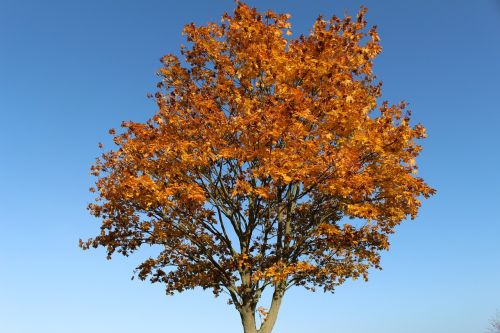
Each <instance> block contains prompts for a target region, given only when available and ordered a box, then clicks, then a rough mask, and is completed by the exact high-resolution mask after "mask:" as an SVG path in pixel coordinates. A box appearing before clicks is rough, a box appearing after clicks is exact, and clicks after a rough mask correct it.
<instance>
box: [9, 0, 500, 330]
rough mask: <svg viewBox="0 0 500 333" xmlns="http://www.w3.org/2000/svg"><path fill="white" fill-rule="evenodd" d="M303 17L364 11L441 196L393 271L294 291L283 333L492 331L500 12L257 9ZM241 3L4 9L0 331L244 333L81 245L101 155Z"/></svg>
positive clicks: (323, 6) (278, 5) (89, 2)
mask: <svg viewBox="0 0 500 333" xmlns="http://www.w3.org/2000/svg"><path fill="white" fill-rule="evenodd" d="M249 3H250V4H252V5H255V6H257V7H258V8H259V9H261V10H265V9H268V8H272V9H275V10H278V11H282V12H289V13H291V14H292V23H293V31H294V33H295V34H299V33H307V32H308V29H309V28H310V26H311V24H312V22H313V20H314V19H315V17H316V16H317V15H318V14H324V15H325V16H327V17H328V16H330V15H331V14H334V13H335V14H338V15H342V14H343V13H344V11H346V10H347V11H348V12H350V13H354V12H355V11H356V9H357V8H358V7H359V6H360V5H362V4H364V5H366V6H367V7H368V9H369V12H368V21H369V23H371V24H376V25H378V26H379V32H380V35H381V38H382V46H383V54H382V55H381V56H380V58H379V59H378V60H377V62H376V65H375V72H376V73H377V75H378V77H379V78H380V79H381V80H382V81H384V90H383V92H384V95H385V97H386V98H387V99H389V100H390V101H392V102H398V101H399V100H401V99H406V100H407V101H408V102H409V103H410V106H411V109H412V110H413V115H414V119H415V120H416V121H420V122H423V123H424V125H426V127H427V129H428V133H429V138H428V139H427V140H425V142H424V151H423V154H422V156H421V158H420V159H419V165H420V169H421V175H422V176H423V177H424V178H425V179H426V180H428V182H429V183H430V184H431V185H432V186H434V187H435V188H437V190H438V194H437V195H436V196H435V197H433V198H432V199H430V200H428V201H426V202H425V203H424V206H423V209H422V210H421V213H420V215H419V217H418V218H417V219H416V220H415V221H410V222H407V223H404V224H403V225H402V226H401V227H400V228H398V230H397V233H396V234H395V235H394V237H392V248H391V251H389V252H386V253H384V255H383V260H382V265H383V267H384V270H383V271H374V272H373V274H372V275H371V280H370V281H369V282H368V283H364V282H353V283H348V284H346V285H344V286H342V287H340V288H339V289H338V290H337V292H336V293H335V294H334V295H331V294H323V293H321V292H320V293H315V294H314V293H309V292H306V291H304V290H301V289H295V290H292V291H291V292H290V293H289V294H288V295H287V296H286V298H285V300H284V305H283V307H282V311H281V314H280V317H279V319H278V323H277V326H276V329H275V332H276V333H303V332H314V333H331V332H338V333H365V332H373V333H401V332H405V333H433V332H436V333H437V332H439V333H447V332H450V333H470V332H474V333H476V332H484V330H485V329H486V327H487V325H488V321H489V319H490V318H491V316H492V315H493V314H494V313H495V311H496V309H500V218H499V209H500V195H499V193H500V192H499V191H500V176H499V171H498V169H499V164H500V154H499V153H500V149H499V143H500V140H499V136H498V135H499V132H500V1H498V0H477V1H471V0H467V1H465V0H447V1H445V0H441V1H433V0H422V1H401V0H390V1H387V0H384V1H380V0H365V1H359V0H328V1H327V0H309V1H302V0H300V1H299V0H295V1H250V2H249ZM233 8H234V3H233V2H232V1H230V0H223V1H220V0H218V1H215V0H213V1H206V0H205V1H201V0H184V1H167V0H163V1H160V0H155V1H153V0H85V1H83V0H81V1H76V0H74V1H71V0H44V1H39V0H31V1H30V0H0V112H1V124H2V128H1V130H0V142H1V145H0V149H1V157H0V158H1V163H0V186H1V187H0V214H1V215H0V224H1V228H0V236H1V240H0V332H5V333H68V332H70V333H80V332H82V333H83V332H96V333H98V332H108V333H132V332H134V333H136V332H148V331H149V332H153V331H154V332H180V333H184V332H185V333H194V332H200V331H203V332H205V333H234V332H240V331H241V328H240V323H239V318H238V315H237V313H236V311H235V310H234V309H233V308H232V307H230V306H228V305H226V304H225V301H226V299H225V298H223V297H222V298H219V299H215V300H214V299H213V296H212V294H211V293H210V292H203V291H193V292H187V293H184V294H181V295H176V296H173V297H166V296H165V295H164V294H163V291H162V288H161V286H157V285H150V284H149V283H145V282H140V281H137V280H134V281H131V280H130V277H131V275H132V270H133V268H134V267H135V265H137V264H138V263H139V260H140V257H141V256H132V257H130V258H120V257H116V259H114V260H112V261H107V260H106V259H105V256H104V253H103V252H102V251H90V252H83V251H81V250H80V249H79V248H78V247H77V243H78V239H79V238H80V237H82V238H85V237H88V236H92V235H94V234H96V233H97V232H98V228H99V225H98V221H97V220H95V219H93V218H92V217H91V216H90V215H89V214H88V213H87V211H86V205H87V203H88V202H89V201H90V200H91V196H90V194H89V193H88V192H87V189H88V188H89V187H90V186H91V185H92V182H93V179H92V177H91V176H90V175H89V166H90V165H91V164H92V162H93V160H94V158H95V157H96V156H97V155H98V154H99V149H98V148H97V143H98V142H99V141H102V142H104V143H107V142H109V141H110V140H109V137H108V135H107V130H108V129H109V128H111V127H116V126H117V125H118V124H119V123H120V122H121V121H122V120H137V121H139V120H144V119H146V118H147V117H149V116H151V115H152V113H153V112H154V110H155V105H154V103H153V102H152V101H151V100H148V99H147V98H146V94H147V93H149V92H154V91H155V83H156V80H157V78H156V77H155V71H156V69H157V68H158V67H159V61H158V59H159V58H160V57H161V56H162V55H164V54H166V53H170V52H172V53H177V52H178V49H179V45H180V44H181V43H182V42H183V39H182V36H181V34H180V33H181V29H182V27H183V24H184V23H187V22H190V21H194V22H197V23H205V22H208V21H217V22H218V21H219V19H220V16H221V14H222V13H223V12H224V11H231V10H232V9H233Z"/></svg>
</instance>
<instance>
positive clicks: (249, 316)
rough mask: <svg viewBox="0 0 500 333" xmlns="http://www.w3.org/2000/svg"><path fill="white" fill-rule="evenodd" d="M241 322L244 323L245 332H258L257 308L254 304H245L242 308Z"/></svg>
mask: <svg viewBox="0 0 500 333" xmlns="http://www.w3.org/2000/svg"><path fill="white" fill-rule="evenodd" d="M240 316H241V323H242V324H243V332H244V333H257V328H256V323H255V308H253V307H252V306H249V305H248V306H244V307H243V308H242V309H241V310H240Z"/></svg>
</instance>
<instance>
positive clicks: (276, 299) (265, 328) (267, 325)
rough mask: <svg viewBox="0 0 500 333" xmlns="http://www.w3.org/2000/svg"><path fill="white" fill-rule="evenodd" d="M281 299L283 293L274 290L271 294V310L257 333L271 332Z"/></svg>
mask: <svg viewBox="0 0 500 333" xmlns="http://www.w3.org/2000/svg"><path fill="white" fill-rule="evenodd" d="M282 299H283V292H282V291H280V290H275V291H274V293H273V300H272V302H271V308H270V309H269V312H268V313H267V317H266V320H265V321H264V323H262V326H261V327H260V329H259V331H258V333H271V331H272V330H273V327H274V324H275V323H276V319H277V318H278V312H279V310H280V306H281V300H282Z"/></svg>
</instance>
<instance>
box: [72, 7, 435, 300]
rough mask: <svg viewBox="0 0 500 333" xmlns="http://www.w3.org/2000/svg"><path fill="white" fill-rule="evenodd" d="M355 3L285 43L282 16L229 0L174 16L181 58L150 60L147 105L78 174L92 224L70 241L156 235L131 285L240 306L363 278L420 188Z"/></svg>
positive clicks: (402, 121)
mask: <svg viewBox="0 0 500 333" xmlns="http://www.w3.org/2000/svg"><path fill="white" fill-rule="evenodd" d="M365 12H366V10H365V9H362V10H361V11H360V12H359V14H358V15H357V17H355V18H351V17H346V18H344V19H339V18H337V17H332V18H331V19H329V20H324V19H323V18H321V17H320V18H318V19H317V20H316V22H315V23H314V26H313V28H312V30H311V33H310V35H309V36H300V37H298V38H291V37H289V35H290V34H291V30H290V29H291V25H290V22H289V15H281V14H276V13H273V12H267V13H264V14H261V13H258V12H257V11H256V10H255V9H252V8H250V7H248V6H247V5H245V4H243V3H241V2H239V3H238V6H237V8H236V10H235V12H234V15H233V16H229V15H227V14H225V15H224V16H223V19H222V23H221V24H214V23H210V24H207V25H205V26H195V25H194V24H188V25H187V26H186V27H185V28H184V34H185V35H186V37H187V40H188V41H189V43H190V46H189V47H183V48H182V51H181V53H182V55H183V57H184V59H183V61H182V62H181V60H179V59H178V58H177V57H176V56H174V55H167V56H165V57H163V58H162V63H163V67H162V68H161V69H160V70H159V75H160V77H161V82H160V83H159V84H158V87H159V92H158V93H157V94H156V101H157V104H158V111H157V113H156V114H155V115H154V116H153V117H152V118H151V119H150V120H149V121H148V122H147V123H145V124H141V123H134V122H126V123H123V124H122V127H123V128H124V131H122V133H120V134H115V135H114V142H115V143H116V145H117V149H116V150H114V151H110V152H107V153H105V154H103V155H102V157H101V158H100V159H98V160H97V162H96V163H95V165H94V166H93V168H92V170H93V173H94V175H95V176H97V177H98V180H97V183H96V192H97V195H98V197H97V199H96V200H97V201H96V203H94V204H91V205H90V211H91V213H92V214H93V215H95V216H96V217H98V218H100V219H101V220H102V226H101V233H100V235H98V236H97V237H95V238H93V239H90V240H88V241H85V242H82V247H83V248H89V247H98V246H104V247H106V248H107V251H108V254H109V256H111V255H112V254H113V253H114V252H115V251H117V252H119V253H122V254H124V255H127V254H129V253H130V252H132V251H135V250H137V249H138V248H139V247H140V246H141V245H158V246H159V249H160V253H159V255H158V256H157V257H155V258H150V259H148V260H146V261H145V262H144V263H142V264H141V265H140V266H139V267H138V275H139V277H140V278H141V279H146V278H150V279H151V281H153V282H162V283H164V284H165V286H166V291H167V293H173V292H175V291H179V292H180V291H183V290H185V289H191V288H195V287H197V286H201V287H203V288H211V289H213V290H214V292H215V293H216V294H219V293H220V292H221V291H226V292H228V293H229V295H230V296H231V300H232V302H233V303H235V305H236V306H237V308H239V309H241V308H242V307H243V306H244V305H245V304H248V303H250V304H254V303H255V304H256V303H257V301H258V298H259V297H260V294H261V292H262V290H264V288H266V287H267V286H270V285H272V286H274V287H275V288H277V289H279V290H280V292H284V290H286V289H288V288H289V287H291V286H294V285H299V286H304V287H306V288H310V289H314V287H321V288H324V289H325V290H333V289H334V287H335V286H336V285H338V284H340V283H342V282H343V281H345V280H346V279H348V278H357V277H359V276H362V277H364V278H366V276H367V271H368V269H369V268H370V267H373V266H375V267H378V266H379V258H380V257H379V252H380V251H381V250H387V249H388V247H389V242H388V235H389V234H391V233H392V232H393V230H394V227H395V226H396V225H398V224H399V223H400V222H401V221H402V220H404V219H405V218H407V217H411V218H414V217H415V216H416V215H417V212H418V209H419V207H420V200H419V198H422V197H424V198H427V197H429V196H430V195H431V194H433V193H434V190H433V189H431V188H430V187H429V186H427V185H426V184H425V183H424V181H423V180H422V179H421V178H419V177H417V176H416V170H417V167H416V165H415V158H416V157H417V155H418V154H419V152H420V151H421V147H420V146H419V145H418V144H417V143H416V139H420V138H424V137H425V129H424V127H422V126H421V125H416V126H413V127H412V126H411V125H410V114H409V112H406V111H405V104H404V103H400V104H398V105H389V104H388V103H387V102H383V103H378V98H379V97H380V96H381V85H380V83H377V82H376V81H375V77H374V75H373V73H372V65H373V59H374V58H375V57H376V56H377V55H378V54H379V53H380V52H381V47H380V45H379V37H378V35H377V32H376V31H375V29H374V28H372V29H367V28H366V22H365ZM345 217H350V218H355V219H354V220H349V219H347V220H346V219H345ZM360 221H361V222H360ZM254 309H255V306H254Z"/></svg>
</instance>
